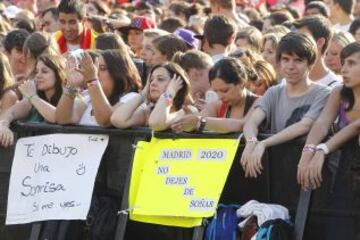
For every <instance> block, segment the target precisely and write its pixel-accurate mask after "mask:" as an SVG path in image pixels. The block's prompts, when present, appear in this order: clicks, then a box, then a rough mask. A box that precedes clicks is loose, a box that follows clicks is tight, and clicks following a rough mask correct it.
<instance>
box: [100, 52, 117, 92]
mask: <svg viewBox="0 0 360 240" xmlns="http://www.w3.org/2000/svg"><path fill="white" fill-rule="evenodd" d="M98 77H99V81H100V83H101V86H102V89H103V90H104V93H105V95H106V97H110V96H111V94H112V92H113V89H114V79H113V77H112V76H111V74H110V72H109V70H108V67H107V64H106V62H105V60H104V58H103V57H102V56H100V57H99V70H98Z"/></svg>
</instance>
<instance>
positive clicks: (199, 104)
mask: <svg viewBox="0 0 360 240" xmlns="http://www.w3.org/2000/svg"><path fill="white" fill-rule="evenodd" d="M203 95H204V94H201V92H197V93H195V94H194V101H195V103H194V106H195V107H196V108H197V109H198V110H199V111H200V112H201V111H202V110H203V109H204V107H205V105H206V101H205V99H204V98H203V97H204V96H203Z"/></svg>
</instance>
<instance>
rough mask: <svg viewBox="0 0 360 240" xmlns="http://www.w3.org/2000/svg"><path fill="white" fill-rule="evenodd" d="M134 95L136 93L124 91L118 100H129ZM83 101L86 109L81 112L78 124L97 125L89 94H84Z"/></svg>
mask: <svg viewBox="0 0 360 240" xmlns="http://www.w3.org/2000/svg"><path fill="white" fill-rule="evenodd" d="M136 95H137V94H136V93H134V92H130V93H126V94H125V95H123V96H121V97H120V99H119V102H120V103H126V102H128V101H130V100H131V99H132V98H133V97H135V96H136ZM83 101H84V103H85V105H86V109H85V112H84V113H83V115H82V117H81V119H80V122H79V123H78V125H85V126H99V124H98V123H97V122H96V119H95V115H94V114H93V107H92V104H91V99H90V95H86V96H84V100H83Z"/></svg>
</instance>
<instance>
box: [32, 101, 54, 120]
mask: <svg viewBox="0 0 360 240" xmlns="http://www.w3.org/2000/svg"><path fill="white" fill-rule="evenodd" d="M29 101H30V103H31V104H32V105H33V106H34V107H35V108H36V110H37V111H38V112H39V113H40V115H41V116H43V117H44V119H45V120H46V121H48V122H49V123H55V122H56V115H55V112H56V107H54V106H53V105H51V104H50V103H48V102H46V101H44V100H43V99H41V98H40V97H39V96H35V97H33V98H31V99H29Z"/></svg>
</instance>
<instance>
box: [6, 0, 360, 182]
mask: <svg viewBox="0 0 360 240" xmlns="http://www.w3.org/2000/svg"><path fill="white" fill-rule="evenodd" d="M0 13H1V16H0V17H1V20H0V40H1V44H0V45H1V53H0V143H1V145H2V146H4V147H7V146H9V145H12V144H13V142H14V135H13V133H12V131H11V129H10V125H11V123H12V122H13V121H16V120H23V121H36V122H47V123H56V124H63V125H66V124H75V125H87V126H99V127H103V128H109V127H115V128H120V129H124V128H131V127H138V126H148V127H149V128H151V129H153V130H154V131H163V130H171V131H174V132H182V131H185V132H207V131H210V132H220V133H230V132H239V133H240V132H242V133H243V134H244V137H245V140H246V147H245V150H244V152H243V154H242V157H241V159H240V164H241V165H242V167H243V169H244V170H245V173H246V176H248V177H255V178H256V177H257V176H259V174H261V172H262V169H263V166H262V162H261V159H262V156H263V154H264V151H265V150H266V149H267V148H269V147H271V146H275V145H278V144H281V143H284V142H287V141H290V140H293V139H295V138H297V137H300V136H305V135H307V138H306V144H305V145H304V148H303V152H302V156H301V159H300V160H299V165H298V167H299V168H298V176H297V178H298V182H299V184H301V185H302V186H303V187H304V188H308V187H312V188H317V187H319V186H320V185H321V181H322V174H321V170H322V167H323V165H324V160H325V157H326V155H327V154H329V153H330V152H333V151H335V150H336V149H338V148H339V147H341V146H342V145H343V144H345V143H346V142H347V141H349V140H350V139H353V138H358V137H359V132H360V18H357V17H360V1H359V0H324V1H306V0H257V1H256V0H254V1H246V0H237V1H235V0H209V1H206V0H198V1H170V0H168V1H166V0H149V1H138V0H137V1H131V2H129V1H112V0H87V1H75V0H61V1H59V0H22V1H15V0H13V1H2V3H0ZM259 132H267V133H271V134H272V135H271V137H269V138H267V139H264V140H259V139H258V138H257V135H258V133H259ZM329 133H331V134H332V137H331V138H326V137H327V136H328V135H329ZM325 139H327V140H325Z"/></svg>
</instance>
